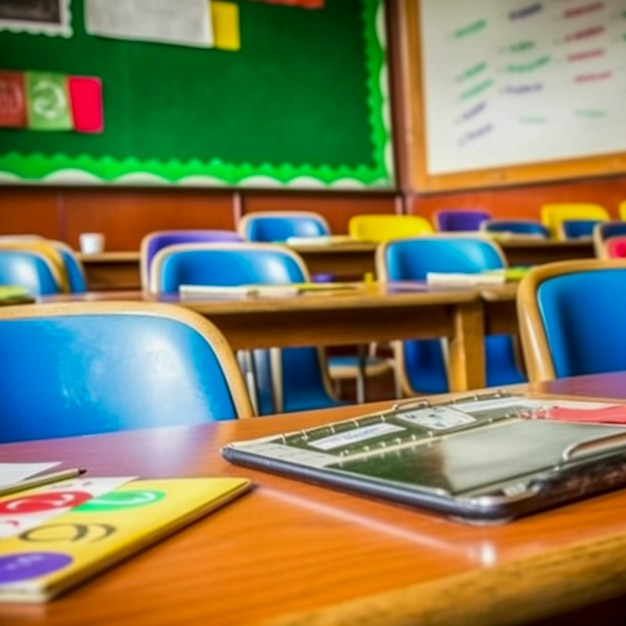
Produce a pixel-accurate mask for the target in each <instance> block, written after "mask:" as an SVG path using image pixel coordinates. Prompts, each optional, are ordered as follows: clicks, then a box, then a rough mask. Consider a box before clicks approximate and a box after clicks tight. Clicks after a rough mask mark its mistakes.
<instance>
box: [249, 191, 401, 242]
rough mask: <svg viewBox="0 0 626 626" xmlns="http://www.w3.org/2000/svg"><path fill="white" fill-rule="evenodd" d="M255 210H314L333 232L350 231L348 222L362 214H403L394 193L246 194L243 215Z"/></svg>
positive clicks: (398, 198) (399, 201)
mask: <svg viewBox="0 0 626 626" xmlns="http://www.w3.org/2000/svg"><path fill="white" fill-rule="evenodd" d="M255 211H313V212H315V213H320V214H322V215H323V216H324V217H325V218H326V220H327V221H328V225H329V226H330V229H331V232H333V233H335V234H342V233H347V232H348V221H349V219H350V218H351V217H352V216H353V215H357V214H359V213H395V212H396V211H398V212H401V211H402V202H401V199H400V197H399V196H394V195H393V194H361V195H359V194H353V195H341V194H329V193H326V192H325V193H322V194H317V195H314V194H287V193H284V192H283V193H280V192H274V193H260V192H257V193H246V194H245V195H244V198H243V213H244V214H245V213H252V212H255Z"/></svg>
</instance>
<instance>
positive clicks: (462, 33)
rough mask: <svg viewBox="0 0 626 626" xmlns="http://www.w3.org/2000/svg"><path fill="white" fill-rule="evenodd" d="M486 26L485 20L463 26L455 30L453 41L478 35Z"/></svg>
mask: <svg viewBox="0 0 626 626" xmlns="http://www.w3.org/2000/svg"><path fill="white" fill-rule="evenodd" d="M486 26H487V20H476V21H475V22H472V23H471V24H468V25H467V26H463V27H462V28H458V29H457V30H455V31H454V33H453V36H454V38H455V39H463V37H467V36H468V35H474V34H476V33H479V32H480V31H481V30H483V29H484V28H486Z"/></svg>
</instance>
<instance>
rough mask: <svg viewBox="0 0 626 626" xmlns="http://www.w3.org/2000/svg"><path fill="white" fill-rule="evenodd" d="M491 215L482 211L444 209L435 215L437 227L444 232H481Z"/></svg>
mask: <svg viewBox="0 0 626 626" xmlns="http://www.w3.org/2000/svg"><path fill="white" fill-rule="evenodd" d="M490 219H491V213H489V212H488V211H482V210H480V209H442V210H441V211H437V213H436V214H435V225H436V226H437V230H440V231H442V232H451V231H470V230H480V225H481V224H482V223H483V222H484V221H485V220H490Z"/></svg>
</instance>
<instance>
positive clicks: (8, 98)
mask: <svg viewBox="0 0 626 626" xmlns="http://www.w3.org/2000/svg"><path fill="white" fill-rule="evenodd" d="M0 126H2V127H5V128H7V127H10V128H25V127H26V97H25V90H24V73H23V72H5V71H0Z"/></svg>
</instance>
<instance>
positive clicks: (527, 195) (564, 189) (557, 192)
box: [407, 176, 626, 219]
mask: <svg viewBox="0 0 626 626" xmlns="http://www.w3.org/2000/svg"><path fill="white" fill-rule="evenodd" d="M623 200H626V176H621V177H617V178H605V179H595V180H586V181H575V182H573V181H569V182H563V183H551V184H542V185H526V186H523V187H514V188H508V187H507V188H497V189H480V190H473V191H462V192H451V193H437V194H429V195H419V196H413V197H412V198H411V199H410V201H409V202H408V203H407V204H408V211H409V212H411V213H416V214H419V215H423V216H424V217H427V218H432V215H433V214H434V213H435V212H436V211H438V210H439V209H453V208H481V209H486V210H487V211H490V212H491V214H492V215H493V217H494V218H516V217H519V218H527V219H539V211H540V207H541V205H543V204H546V203H548V202H594V203H596V204H600V205H602V206H604V207H605V208H606V209H607V210H608V211H609V212H610V213H611V215H612V217H613V218H615V219H618V209H617V207H618V205H619V203H620V202H621V201H623Z"/></svg>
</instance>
